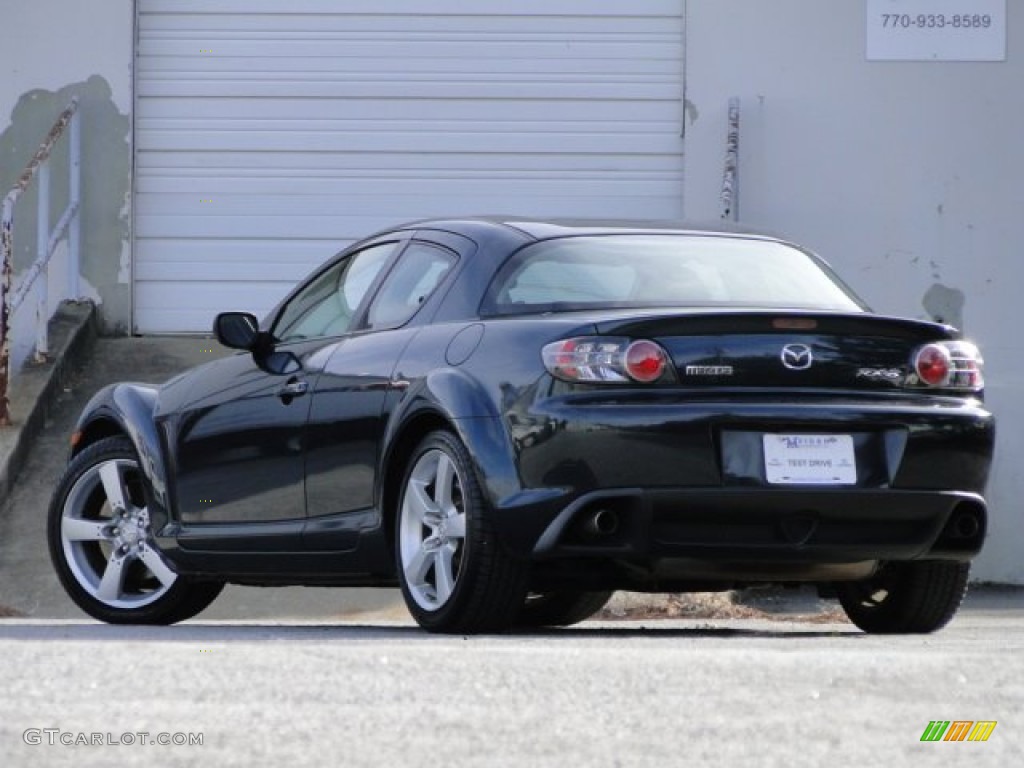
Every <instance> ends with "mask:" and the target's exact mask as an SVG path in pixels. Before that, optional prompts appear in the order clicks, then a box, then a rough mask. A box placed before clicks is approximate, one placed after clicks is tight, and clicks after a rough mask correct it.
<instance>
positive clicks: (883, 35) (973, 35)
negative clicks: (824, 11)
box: [867, 0, 1006, 61]
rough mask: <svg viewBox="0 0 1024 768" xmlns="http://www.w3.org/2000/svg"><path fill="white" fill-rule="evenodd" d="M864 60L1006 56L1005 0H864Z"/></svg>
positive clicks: (991, 58) (989, 58)
mask: <svg viewBox="0 0 1024 768" xmlns="http://www.w3.org/2000/svg"><path fill="white" fill-rule="evenodd" d="M867 58H868V61H1005V60H1006V0H867Z"/></svg>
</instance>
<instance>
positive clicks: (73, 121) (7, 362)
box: [0, 97, 82, 426]
mask: <svg viewBox="0 0 1024 768" xmlns="http://www.w3.org/2000/svg"><path fill="white" fill-rule="evenodd" d="M79 122H80V118H79V117H78V97H75V98H73V99H72V100H71V103H70V104H68V106H67V108H66V109H65V110H64V111H63V112H61V113H60V116H59V117H58V118H57V121H56V122H55V123H54V124H53V127H52V128H50V132H49V133H47V134H46V138H44V139H43V142H42V143H41V144H40V145H39V149H37V150H36V153H35V154H34V155H33V156H32V159H31V160H29V161H28V165H26V166H25V170H23V171H22V172H21V175H20V176H19V177H18V180H17V181H16V182H15V184H14V186H13V187H12V188H11V190H10V192H8V193H7V195H6V196H5V197H4V201H3V215H2V218H0V256H2V266H0V426H7V425H9V424H10V423H11V420H10V414H9V411H8V406H9V402H8V398H7V388H8V384H9V382H10V374H11V371H10V367H11V348H10V330H11V328H10V319H11V315H12V314H13V313H14V311H15V310H16V309H17V308H18V307H19V306H20V305H21V303H22V302H23V301H24V300H25V297H26V296H27V295H28V291H29V289H30V288H31V287H32V285H33V284H35V286H36V350H35V357H36V360H37V361H40V362H41V361H44V360H46V356H47V354H48V340H47V334H46V331H47V323H48V322H49V320H50V318H49V315H48V313H47V295H46V294H47V282H48V281H47V279H45V276H44V279H43V280H40V281H38V282H37V280H36V278H38V277H39V276H40V274H43V272H44V271H45V270H46V269H47V267H48V265H49V262H50V258H51V257H52V256H53V253H54V251H55V250H56V249H57V244H58V243H59V242H60V241H61V240H62V239H63V238H64V235H65V234H66V233H67V234H68V295H69V296H71V297H72V298H74V297H76V296H77V295H78V274H79V266H78V265H79V242H80V239H81V238H80V230H81V215H80V209H81V188H82V175H81V144H82V139H81V128H80V125H79ZM69 126H70V129H71V135H70V139H69V141H70V147H69V154H68V180H69V183H68V187H69V194H68V198H69V199H68V206H67V208H66V209H65V210H64V213H63V214H61V216H60V218H59V219H58V221H57V226H56V227H54V228H53V229H52V230H51V229H50V165H49V163H48V162H47V160H48V159H49V157H50V153H51V152H52V151H53V147H54V146H55V145H56V143H57V141H59V140H60V137H61V136H63V135H64V131H65V130H67V129H68V127H69ZM37 174H38V175H39V195H38V197H39V202H38V211H37V231H36V260H35V261H34V262H33V263H32V266H31V267H29V270H28V272H27V274H26V275H25V277H24V279H23V280H22V281H21V285H19V286H18V290H17V291H16V292H15V293H14V295H13V296H12V295H11V275H12V273H13V270H14V206H15V203H17V202H18V198H19V197H21V194H22V193H23V192H24V191H25V190H26V189H27V188H28V185H29V184H30V183H31V182H32V179H34V178H35V177H36V175H37ZM8 297H10V298H8Z"/></svg>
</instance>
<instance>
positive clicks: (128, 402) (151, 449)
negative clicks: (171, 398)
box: [74, 383, 171, 531]
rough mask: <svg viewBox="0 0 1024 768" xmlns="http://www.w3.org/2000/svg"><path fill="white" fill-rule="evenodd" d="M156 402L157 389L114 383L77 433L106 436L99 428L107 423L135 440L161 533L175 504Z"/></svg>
mask: <svg viewBox="0 0 1024 768" xmlns="http://www.w3.org/2000/svg"><path fill="white" fill-rule="evenodd" d="M156 401H157V389H156V388H155V387H153V386H150V385H147V384H135V383H120V384H111V385H109V386H107V387H104V388H103V389H101V390H100V391H99V392H97V393H96V394H95V395H94V396H93V398H92V399H91V400H90V401H89V403H88V404H87V405H86V406H85V408H84V410H83V411H82V415H81V416H80V417H79V419H78V422H77V424H76V425H75V430H74V431H75V433H76V434H82V435H85V436H88V435H89V434H90V432H93V433H96V432H99V434H100V435H101V436H104V437H105V436H107V435H108V434H109V430H108V429H102V430H98V429H97V427H98V426H99V425H101V424H103V423H104V422H106V423H111V422H112V423H113V424H114V425H116V427H117V431H118V432H121V433H122V434H124V435H125V436H127V437H128V439H129V440H131V441H132V444H133V445H134V446H135V451H136V453H137V454H138V457H139V469H140V470H141V472H142V476H143V485H144V488H145V492H146V495H147V496H148V499H147V504H148V506H149V513H150V520H151V521H152V524H153V530H154V531H159V530H160V529H162V528H163V527H164V526H165V525H166V524H167V523H168V522H170V519H171V502H170V495H169V485H168V472H167V465H166V457H165V455H164V451H163V448H162V446H161V442H160V433H159V429H158V428H157V425H156V419H155V416H154V414H155V411H156ZM96 439H99V437H97V438H96ZM92 442H95V439H93V440H88V441H86V442H83V443H82V444H81V445H80V446H76V448H75V449H74V450H75V452H76V453H77V452H78V451H79V450H81V448H83V447H85V446H86V445H88V444H89V443H92Z"/></svg>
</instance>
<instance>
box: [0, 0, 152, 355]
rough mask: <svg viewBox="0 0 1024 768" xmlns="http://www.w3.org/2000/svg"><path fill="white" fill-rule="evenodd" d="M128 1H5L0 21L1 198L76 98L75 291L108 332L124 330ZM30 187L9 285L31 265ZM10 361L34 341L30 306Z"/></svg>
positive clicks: (61, 198)
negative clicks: (78, 223) (78, 240)
mask: <svg viewBox="0 0 1024 768" xmlns="http://www.w3.org/2000/svg"><path fill="white" fill-rule="evenodd" d="M133 19H134V7H133V3H132V0H103V2H90V3H83V2H80V0H32V2H7V3H4V5H3V21H2V23H0V196H2V195H3V194H6V192H7V190H8V189H9V188H10V187H11V185H12V184H13V182H14V180H15V179H16V178H17V176H18V175H19V174H20V173H21V170H22V168H23V167H24V165H25V163H26V162H28V160H29V158H30V157H31V156H32V154H33V153H34V152H35V149H36V147H37V146H38V144H39V142H40V141H41V140H42V138H43V137H44V136H45V135H46V132H47V131H48V130H49V128H50V125H51V124H52V123H53V121H54V119H55V118H56V117H57V115H58V114H59V113H60V112H61V110H62V109H64V107H65V106H66V105H67V103H68V102H69V101H70V100H71V97H72V96H75V95H77V96H78V97H79V99H80V102H81V107H80V110H81V118H82V149H83V157H82V160H83V162H82V182H83V189H82V265H81V274H82V286H81V293H82V294H83V295H85V296H88V297H90V298H93V299H94V300H96V301H97V302H99V303H100V310H101V317H102V319H103V323H104V325H105V327H106V329H107V330H108V331H113V332H117V331H126V330H127V329H128V328H129V320H130V318H129V312H130V307H131V294H130V290H131V284H130V275H131V272H130V263H131V262H130V259H131V249H130V232H131V229H130V222H131V216H130V211H131V207H130V203H131V197H130V186H131V167H132V154H131V152H132V149H131V119H130V115H131V105H132V77H131V68H132V50H133V34H134V32H133V30H134V25H133ZM51 163H52V171H51V173H52V180H51V187H52V191H53V193H54V194H53V198H54V200H53V205H52V206H51V224H52V223H53V222H56V220H57V216H59V214H60V212H61V211H63V209H64V206H65V205H66V203H67V182H66V171H65V169H66V168H67V146H66V142H64V141H62V142H61V146H60V147H59V149H58V151H57V152H56V153H55V155H54V156H53V159H52V160H51ZM35 222H36V194H35V185H34V184H33V186H32V187H31V188H30V191H29V192H28V193H27V194H25V195H23V196H22V198H21V200H20V201H19V203H18V209H17V215H16V218H15V251H16V253H15V283H16V284H17V281H18V273H19V272H22V271H24V270H25V269H26V268H27V267H28V266H29V265H30V264H31V263H32V261H33V260H34V259H35V242H36V231H35V230H36V227H35ZM65 254H66V248H64V247H63V246H62V247H61V249H60V251H59V252H58V253H57V255H56V256H55V259H56V260H57V263H56V270H55V275H54V277H53V279H52V280H51V291H50V295H51V299H52V300H54V301H56V300H58V299H60V298H61V297H62V296H63V294H62V293H61V291H62V290H63V286H64V285H66V276H65V270H64V266H63V260H64V258H65ZM13 325H14V332H15V344H14V348H13V353H14V355H15V359H16V360H17V359H19V358H21V357H23V356H24V355H25V354H26V353H27V352H28V349H29V346H30V344H31V342H32V340H33V338H34V302H33V301H32V300H31V299H30V300H28V301H26V303H25V304H23V305H22V307H21V309H20V310H19V312H18V313H17V315H15V317H14V319H13Z"/></svg>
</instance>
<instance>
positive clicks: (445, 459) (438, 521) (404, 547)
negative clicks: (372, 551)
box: [395, 430, 526, 634]
mask: <svg viewBox="0 0 1024 768" xmlns="http://www.w3.org/2000/svg"><path fill="white" fill-rule="evenodd" d="M488 511H489V510H488V507H487V503H486V501H485V499H484V495H483V492H482V491H481V489H480V485H479V483H478V482H477V480H476V475H475V474H474V472H473V467H472V464H471V461H470V458H469V453H468V451H467V450H466V448H465V446H464V445H463V444H462V443H461V442H460V441H459V439H458V438H457V437H456V436H455V435H453V434H452V433H451V432H448V431H445V430H438V431H435V432H432V433H430V434H429V435H427V436H426V438H424V439H423V441H422V442H421V443H420V444H419V446H417V448H416V450H415V451H414V452H413V454H412V458H411V460H410V463H409V467H408V469H407V470H406V473H405V478H404V480H403V483H402V497H401V499H400V500H399V506H398V517H397V524H396V525H395V554H396V561H397V562H398V577H399V582H400V584H401V587H402V596H403V597H404V598H405V603H406V606H407V607H408V608H409V612H410V613H411V614H412V616H413V618H414V619H416V622H417V623H418V624H419V625H420V626H421V627H423V628H424V629H426V630H429V631H431V632H451V633H466V634H469V633H475V632H498V631H502V630H505V629H508V628H509V627H510V626H511V624H512V622H513V621H514V620H515V617H516V615H517V613H518V611H519V606H520V605H521V604H522V601H523V599H524V597H525V583H526V578H525V568H526V566H525V564H524V563H523V562H521V561H519V560H516V559H514V558H513V557H512V556H511V555H509V554H508V553H507V552H506V551H505V550H504V548H503V547H502V546H501V545H500V543H499V541H498V539H497V535H496V533H495V531H494V528H493V526H492V525H491V521H490V520H489V519H488V517H487V513H488Z"/></svg>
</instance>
